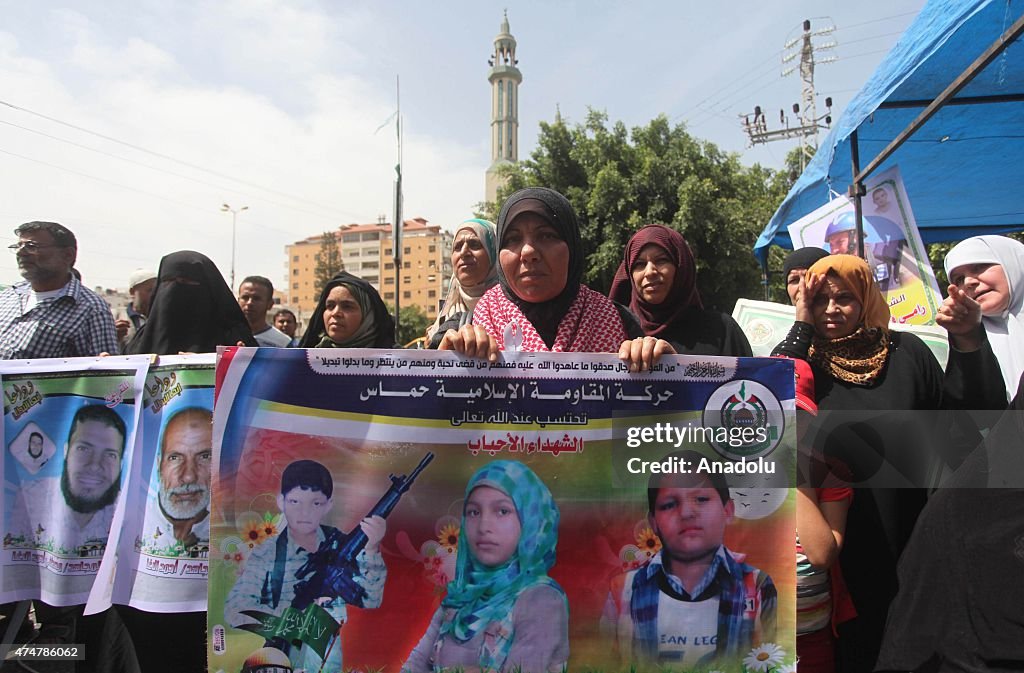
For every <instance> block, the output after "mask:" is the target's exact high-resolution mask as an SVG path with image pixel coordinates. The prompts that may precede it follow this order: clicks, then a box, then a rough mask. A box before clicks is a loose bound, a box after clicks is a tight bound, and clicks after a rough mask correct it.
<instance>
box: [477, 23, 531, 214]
mask: <svg viewBox="0 0 1024 673" xmlns="http://www.w3.org/2000/svg"><path fill="white" fill-rule="evenodd" d="M487 62H488V63H489V64H490V66H491V70H490V74H489V75H488V77H487V79H488V81H489V82H490V83H491V166H490V168H488V169H487V180H486V199H487V201H491V202H494V201H496V200H497V196H498V187H499V186H500V185H501V184H502V178H501V177H500V176H499V175H498V168H499V167H500V166H502V165H503V164H510V163H515V162H516V161H518V160H519V84H520V83H521V82H522V81H523V75H522V73H520V72H519V68H517V67H516V66H517V65H518V64H519V61H518V60H516V39H515V38H514V37H512V33H511V32H509V27H508V12H507V11H506V12H505V17H504V19H503V20H502V22H501V32H499V33H498V36H497V37H495V38H494V53H493V54H492V55H491V58H490V59H488V61H487Z"/></svg>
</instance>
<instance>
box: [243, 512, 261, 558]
mask: <svg viewBox="0 0 1024 673" xmlns="http://www.w3.org/2000/svg"><path fill="white" fill-rule="evenodd" d="M238 524H239V526H238V534H239V537H241V538H242V542H243V543H245V544H246V545H247V546H248V547H249V549H252V548H254V547H255V546H256V545H258V544H260V543H261V542H263V541H264V540H266V539H267V534H266V522H265V521H264V520H263V517H261V516H259V515H258V514H256V513H255V512H245V513H243V514H242V515H240V516H239V517H238Z"/></svg>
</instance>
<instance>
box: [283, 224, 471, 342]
mask: <svg viewBox="0 0 1024 673" xmlns="http://www.w3.org/2000/svg"><path fill="white" fill-rule="evenodd" d="M332 233H333V235H334V239H335V242H336V245H337V246H338V249H339V251H340V253H341V261H342V263H343V264H344V265H345V270H346V271H348V272H349V273H351V274H353V275H355V276H359V277H360V278H362V279H363V280H365V281H366V282H368V283H370V284H371V285H373V286H374V287H375V288H376V289H377V291H378V292H380V294H381V297H383V298H384V301H385V302H386V303H388V304H391V305H394V303H395V293H396V290H395V288H396V287H398V288H399V290H398V291H399V292H401V293H402V294H401V298H400V301H401V305H402V306H418V307H420V308H421V309H422V310H423V312H424V313H426V314H427V317H429V318H430V319H431V320H433V319H434V318H435V317H436V316H437V310H438V304H439V302H440V301H441V300H443V299H444V295H445V292H446V291H447V289H448V279H449V278H451V275H452V268H451V250H452V236H451V234H449V233H447V232H445V231H443V230H442V229H441V227H440V225H436V224H428V223H427V220H425V219H423V218H422V217H417V218H414V219H411V220H405V222H404V223H403V227H402V269H401V270H400V271H401V273H400V282H399V283H398V285H397V286H396V283H395V277H396V274H395V264H394V244H393V239H392V231H391V225H390V224H388V223H377V224H349V225H344V226H341V227H339V228H338V229H337V231H334V232H332ZM322 243H323V234H320V235H317V236H310V237H309V238H306V239H303V240H301V241H296V242H295V243H293V244H291V245H288V246H285V253H286V255H287V262H286V263H285V266H286V268H287V274H288V282H287V285H286V286H285V287H287V288H288V290H287V300H286V301H285V303H286V304H287V305H288V306H289V307H291V308H293V309H294V310H295V311H296V312H297V313H298V314H299V320H300V322H302V323H305V322H306V317H307V316H309V314H310V312H311V311H312V310H313V309H314V308H315V307H316V301H317V299H318V297H317V295H316V256H317V253H319V252H320V248H321V245H322Z"/></svg>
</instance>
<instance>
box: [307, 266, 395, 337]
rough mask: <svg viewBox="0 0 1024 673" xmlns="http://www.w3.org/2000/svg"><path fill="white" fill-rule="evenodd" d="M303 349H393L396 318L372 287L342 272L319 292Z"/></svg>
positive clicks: (360, 279)
mask: <svg viewBox="0 0 1024 673" xmlns="http://www.w3.org/2000/svg"><path fill="white" fill-rule="evenodd" d="M299 347H300V348H394V347H395V321H394V320H393V319H392V318H391V314H389V313H388V309H387V307H386V306H385V305H384V302H383V301H382V300H381V298H380V295H379V294H378V293H377V291H376V290H375V289H373V286H372V285H370V284H369V283H367V282H366V281H365V280H363V279H362V278H357V277H356V276H353V275H352V274H350V273H348V272H346V271H342V272H340V273H338V274H337V275H335V276H334V278H331V280H330V281H328V283H327V285H326V286H325V287H324V290H323V292H321V293H320V300H319V301H318V302H317V304H316V308H315V309H313V315H312V316H310V322H309V327H308V328H306V333H305V334H303V335H302V341H300V342H299Z"/></svg>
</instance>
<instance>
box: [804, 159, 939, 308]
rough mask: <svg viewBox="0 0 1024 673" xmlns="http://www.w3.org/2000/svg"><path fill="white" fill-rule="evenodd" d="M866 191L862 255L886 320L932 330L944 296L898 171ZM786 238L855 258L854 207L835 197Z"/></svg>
mask: <svg viewBox="0 0 1024 673" xmlns="http://www.w3.org/2000/svg"><path fill="white" fill-rule="evenodd" d="M867 192H868V195H867V196H866V197H864V199H863V200H862V207H863V214H864V254H865V255H866V257H867V262H868V266H870V267H871V271H872V273H873V274H874V276H875V280H876V281H877V282H878V287H879V289H881V290H882V293H883V294H885V297H886V300H887V301H888V302H889V312H890V313H891V314H892V318H891V319H890V321H891V322H892V323H893V324H899V325H934V324H935V314H936V313H937V312H938V310H939V306H941V305H942V295H941V294H940V293H939V286H938V284H937V283H936V281H935V272H934V271H933V270H932V267H931V262H930V261H929V260H928V250H927V249H926V248H925V247H924V243H923V242H922V241H921V233H920V231H918V228H917V221H916V220H915V219H914V211H913V210H912V209H911V207H910V199H909V198H908V197H907V190H906V188H905V187H904V186H903V179H902V178H901V177H900V172H899V167H897V166H894V167H892V168H890V169H888V170H886V171H883V172H882V173H879V174H878V175H877V176H875V177H874V178H873V179H872V181H871V183H870V184H869V185H868V186H867ZM789 235H790V237H791V238H792V239H793V247H794V248H801V247H805V246H816V247H819V248H822V249H824V250H825V251H827V252H829V253H830V254H833V255H835V254H840V253H842V254H849V255H856V254H857V232H856V219H855V217H854V212H853V202H852V201H850V199H848V198H847V197H845V196H837V197H836V198H835V199H833V200H832V201H830V202H829V203H827V204H825V205H824V206H822V207H821V208H818V209H817V210H815V211H814V212H812V213H809V214H807V215H805V216H804V217H802V218H800V219H799V220H797V221H796V222H794V223H793V224H791V225H789Z"/></svg>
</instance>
